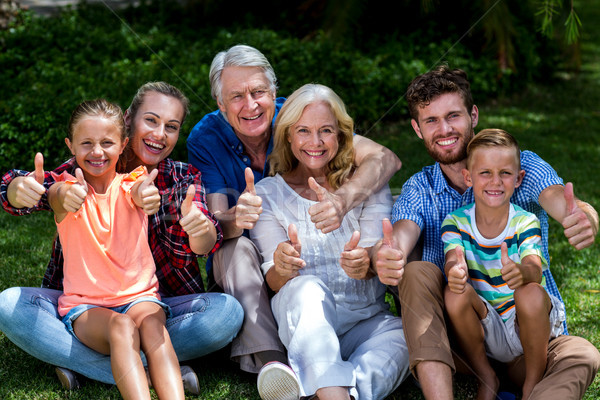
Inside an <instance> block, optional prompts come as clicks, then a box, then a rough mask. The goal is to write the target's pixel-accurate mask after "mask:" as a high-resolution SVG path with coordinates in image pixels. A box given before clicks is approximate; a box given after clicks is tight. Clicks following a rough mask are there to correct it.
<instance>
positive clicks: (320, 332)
mask: <svg viewBox="0 0 600 400" xmlns="http://www.w3.org/2000/svg"><path fill="white" fill-rule="evenodd" d="M352 132H353V121H352V118H350V116H349V115H348V114H347V113H346V110H345V106H344V104H343V102H342V101H341V99H340V98H339V97H338V96H337V95H336V94H335V93H334V92H333V91H332V90H331V89H329V88H328V87H325V86H322V85H316V84H308V85H304V86H302V87H301V88H300V89H298V90H296V91H295V92H294V93H293V94H292V95H291V96H290V97H289V98H288V99H287V101H286V102H285V104H284V105H283V107H282V109H281V111H280V113H279V115H278V117H277V120H276V122H275V137H274V149H273V152H272V154H271V156H270V158H269V161H270V165H271V171H270V175H272V176H271V177H268V178H265V179H263V180H261V181H260V182H259V183H258V184H257V185H256V192H257V194H258V195H259V196H260V197H261V198H262V199H263V214H262V215H261V217H260V219H259V220H258V222H257V223H256V226H255V228H254V230H252V231H251V237H252V240H253V241H254V242H255V243H256V245H257V246H258V248H259V249H260V251H261V253H262V256H263V259H264V263H263V264H262V270H263V273H264V274H265V278H266V281H267V283H268V285H269V286H270V288H271V289H272V290H273V291H275V292H276V295H275V296H274V297H273V299H272V301H271V306H272V309H273V315H274V316H275V320H276V321H277V324H278V330H279V337H280V339H281V341H282V342H283V344H284V345H285V347H286V348H287V351H288V359H289V364H290V366H291V367H292V369H293V371H294V373H295V374H296V375H297V377H298V380H299V382H300V391H301V393H299V394H298V396H312V395H316V398H318V399H321V400H325V399H344V398H345V399H350V398H354V399H361V400H362V399H383V398H385V397H386V396H387V395H389V394H390V393H391V392H392V391H393V390H394V389H396V387H398V385H399V384H400V383H401V382H402V381H403V380H404V378H406V376H407V375H408V351H407V347H406V342H405V340H404V334H403V331H402V320H401V319H400V318H399V317H396V316H394V315H393V314H392V313H391V312H389V311H388V307H387V305H386V303H385V301H384V296H385V286H384V285H383V284H381V282H379V279H378V278H377V276H376V274H375V273H374V271H373V269H371V268H370V250H371V246H373V244H375V242H376V241H377V240H378V239H380V238H381V229H382V228H381V227H382V223H381V221H382V219H383V218H386V217H388V216H389V214H390V211H391V205H392V203H391V201H392V200H391V195H390V191H389V188H388V187H387V185H386V187H385V188H384V189H382V190H380V191H379V192H378V193H376V194H375V195H373V196H371V197H370V198H369V199H368V200H366V201H365V202H364V203H363V204H361V205H359V206H358V207H356V208H355V209H353V210H352V211H350V212H349V213H348V214H347V215H346V216H345V217H344V219H343V221H342V224H341V226H340V227H339V229H336V230H335V231H333V232H330V233H327V234H324V233H322V232H321V231H319V230H318V229H316V228H315V226H314V224H313V223H312V222H311V219H310V214H309V211H308V210H309V208H310V206H312V205H313V204H315V203H316V202H317V201H318V200H319V196H322V195H323V193H320V192H319V191H315V190H313V188H314V187H316V185H314V182H315V181H316V182H317V183H319V185H321V186H322V188H324V189H323V191H324V190H325V189H327V190H328V191H334V190H336V189H337V188H338V187H340V186H341V185H342V184H343V183H344V182H345V181H346V180H347V179H349V178H350V177H351V176H352V173H353V162H352V160H353V154H354V149H353V145H352ZM265 368H268V365H267V367H265ZM280 376H281V374H280ZM276 383H277V382H273V383H272V384H271V385H268V384H264V382H261V376H259V392H260V394H261V397H262V398H263V399H272V398H279V399H281V398H284V397H285V398H290V397H293V396H294V395H292V396H289V393H281V392H279V393H278V392H277V390H278V388H281V387H282V385H278V384H276ZM279 383H282V382H279ZM283 386H284V387H285V385H283ZM261 388H262V391H261Z"/></svg>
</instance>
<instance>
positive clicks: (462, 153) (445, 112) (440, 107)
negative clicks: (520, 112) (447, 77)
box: [411, 93, 479, 164]
mask: <svg viewBox="0 0 600 400" xmlns="http://www.w3.org/2000/svg"><path fill="white" fill-rule="evenodd" d="M478 118H479V111H478V110H477V106H473V109H472V110H467V108H466V106H465V103H464V101H463V99H462V97H461V96H460V94H458V93H445V94H442V95H440V96H439V97H437V98H435V99H434V100H432V101H431V102H430V103H429V104H428V105H426V106H424V107H419V117H418V121H415V120H414V119H413V120H412V121H411V123H412V126H413V129H414V130H415V132H416V133H417V135H418V136H419V137H420V138H421V139H423V142H424V144H425V148H426V149H427V152H428V153H429V155H430V156H431V157H432V158H433V159H434V160H435V161H438V162H439V163H441V164H454V163H457V162H461V161H464V160H465V159H466V157H467V145H468V144H469V141H470V140H471V139H472V138H473V135H474V132H473V129H474V128H475V126H477V122H478Z"/></svg>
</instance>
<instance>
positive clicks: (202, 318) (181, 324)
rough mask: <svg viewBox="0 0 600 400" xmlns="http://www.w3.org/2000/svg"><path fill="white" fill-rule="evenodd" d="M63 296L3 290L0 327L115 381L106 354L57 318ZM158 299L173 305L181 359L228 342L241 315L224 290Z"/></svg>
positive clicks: (35, 352) (51, 360) (49, 359)
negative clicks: (82, 340)
mask: <svg viewBox="0 0 600 400" xmlns="http://www.w3.org/2000/svg"><path fill="white" fill-rule="evenodd" d="M61 294H62V292H61V291H58V290H52V289H45V288H29V287H15V288H9V289H6V290H4V291H3V292H2V293H0V330H1V331H2V332H4V334H5V335H6V337H8V339H10V340H11V341H12V342H13V343H14V344H15V345H17V346H18V347H19V348H21V349H22V350H24V351H26V352H27V353H29V354H30V355H32V356H33V357H35V358H38V359H40V360H42V361H44V362H46V363H48V364H52V365H57V366H60V367H64V368H68V369H70V370H72V371H75V372H77V373H79V374H81V375H84V376H86V377H88V378H90V379H94V380H97V381H100V382H104V383H108V384H114V383H115V381H114V379H113V376H112V370H111V366H110V357H109V356H106V355H104V354H100V353H98V352H96V351H94V350H92V349H90V348H89V347H87V346H86V345H84V344H83V343H81V342H80V341H78V340H77V339H76V338H75V337H74V336H73V335H71V334H70V333H69V331H68V330H67V327H66V325H65V324H64V323H63V322H62V321H61V317H60V315H59V314H58V311H57V304H58V297H59V296H60V295H61ZM162 301H163V302H164V303H165V304H167V305H168V306H169V307H170V308H171V316H170V318H168V319H167V321H166V326H167V330H168V331H169V335H170V337H171V342H172V343H173V347H174V348H175V353H176V354H177V357H178V359H179V361H180V362H181V361H186V360H191V359H194V358H198V357H201V356H204V355H206V354H209V353H212V352H214V351H216V350H219V349H221V348H223V347H224V346H226V345H227V344H228V343H230V342H231V340H233V338H234V337H235V336H236V335H237V333H238V331H239V329H240V327H241V326H242V321H243V319H244V312H243V310H242V307H241V305H240V304H239V303H238V301H237V300H236V299H235V298H234V297H232V296H229V295H227V294H224V293H199V294H192V295H186V296H177V297H163V298H162Z"/></svg>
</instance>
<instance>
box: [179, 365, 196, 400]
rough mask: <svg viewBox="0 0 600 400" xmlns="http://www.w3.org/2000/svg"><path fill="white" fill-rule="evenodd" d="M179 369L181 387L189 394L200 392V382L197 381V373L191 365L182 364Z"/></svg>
mask: <svg viewBox="0 0 600 400" xmlns="http://www.w3.org/2000/svg"><path fill="white" fill-rule="evenodd" d="M179 368H180V369H181V380H182V381H183V389H184V390H185V391H186V392H188V393H191V394H195V395H198V394H200V382H199V381H198V375H196V373H195V372H194V370H193V369H192V367H190V366H187V365H182V366H180V367H179Z"/></svg>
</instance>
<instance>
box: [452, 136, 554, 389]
mask: <svg viewBox="0 0 600 400" xmlns="http://www.w3.org/2000/svg"><path fill="white" fill-rule="evenodd" d="M467 154H468V156H467V168H466V169H463V176H464V179H465V184H466V185H467V186H469V187H471V188H472V190H473V196H474V199H475V203H474V204H469V205H467V206H464V207H462V208H459V209H458V210H456V211H454V212H452V213H450V214H449V215H448V216H447V217H446V219H445V220H444V222H443V223H442V240H443V242H444V252H445V255H446V264H445V268H444V270H445V273H446V276H447V278H448V286H447V287H446V289H445V292H444V300H445V304H446V311H447V313H448V316H449V319H450V325H451V326H452V328H453V330H454V331H455V334H456V337H457V340H458V343H459V344H460V346H461V348H462V350H463V351H464V353H465V354H466V356H467V360H468V362H469V364H470V365H471V367H472V368H473V369H474V372H475V374H476V376H477V379H478V380H479V389H478V393H477V398H478V399H480V400H483V399H495V398H496V392H497V390H498V386H499V380H498V378H497V377H496V374H495V372H494V370H493V369H492V367H491V366H490V363H489V361H488V359H487V356H489V357H492V358H494V359H496V360H498V361H501V362H509V361H511V360H513V359H514V358H516V357H517V356H519V355H521V354H523V355H524V357H525V382H524V384H523V399H527V398H528V397H529V395H530V394H531V392H532V390H533V388H534V386H535V385H536V384H537V383H538V382H539V381H540V380H541V379H542V376H543V374H544V370H545V368H546V361H547V356H546V354H547V349H548V342H549V340H550V339H551V338H554V337H556V336H558V335H559V334H561V333H562V322H563V321H564V320H565V313H564V307H563V305H562V303H561V302H560V301H559V300H558V299H557V298H556V297H554V296H552V295H550V294H549V293H547V292H546V290H545V285H546V281H545V278H544V276H543V274H542V272H543V270H544V269H546V268H547V262H546V260H545V259H544V257H543V256H542V251H541V248H540V243H541V229H540V223H539V220H538V219H537V218H536V217H535V216H534V215H533V214H531V213H529V212H527V211H525V210H523V209H522V208H520V207H518V206H516V205H514V204H512V203H511V202H510V198H511V196H512V194H513V192H514V190H515V188H517V187H518V186H519V185H520V184H521V182H522V180H523V176H524V175H525V171H522V170H521V165H520V152H519V147H518V144H517V142H516V140H515V139H514V138H513V137H512V136H511V135H510V134H508V133H507V132H505V131H503V130H500V129H485V130H483V131H481V132H480V133H479V134H478V135H475V137H474V138H473V139H472V140H471V141H470V143H469V146H468V148H467ZM467 283H470V284H467Z"/></svg>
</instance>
